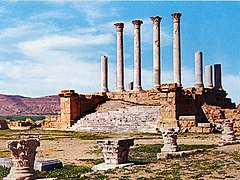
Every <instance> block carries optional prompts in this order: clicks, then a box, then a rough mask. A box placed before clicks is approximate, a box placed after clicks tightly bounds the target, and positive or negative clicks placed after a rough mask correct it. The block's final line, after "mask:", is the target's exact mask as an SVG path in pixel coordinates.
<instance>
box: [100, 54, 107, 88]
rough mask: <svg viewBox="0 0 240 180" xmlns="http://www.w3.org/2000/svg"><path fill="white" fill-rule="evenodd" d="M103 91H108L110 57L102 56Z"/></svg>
mask: <svg viewBox="0 0 240 180" xmlns="http://www.w3.org/2000/svg"><path fill="white" fill-rule="evenodd" d="M101 92H108V57H107V56H102V57H101Z"/></svg>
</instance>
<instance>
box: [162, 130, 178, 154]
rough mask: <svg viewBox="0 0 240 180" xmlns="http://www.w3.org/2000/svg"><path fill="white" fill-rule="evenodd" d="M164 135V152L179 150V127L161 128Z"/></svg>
mask: <svg viewBox="0 0 240 180" xmlns="http://www.w3.org/2000/svg"><path fill="white" fill-rule="evenodd" d="M160 131H161V132H162V136H163V142H164V146H163V148H162V149H161V152H163V153H169V152H177V151H179V147H178V146H177V134H178V128H176V129H174V128H171V127H165V128H161V130H160Z"/></svg>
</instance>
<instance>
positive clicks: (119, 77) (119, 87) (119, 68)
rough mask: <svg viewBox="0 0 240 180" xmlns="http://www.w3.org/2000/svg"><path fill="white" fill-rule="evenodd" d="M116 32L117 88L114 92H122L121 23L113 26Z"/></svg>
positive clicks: (122, 26)
mask: <svg viewBox="0 0 240 180" xmlns="http://www.w3.org/2000/svg"><path fill="white" fill-rule="evenodd" d="M114 25H115V27H116V30H117V82H116V84H117V87H116V91H118V92H122V91H124V73H123V71H124V69H123V28H124V24H123V23H122V22H120V23H115V24H114Z"/></svg>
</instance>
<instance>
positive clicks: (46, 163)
mask: <svg viewBox="0 0 240 180" xmlns="http://www.w3.org/2000/svg"><path fill="white" fill-rule="evenodd" d="M0 165H1V166H5V167H12V166H13V162H12V158H11V157H6V158H0ZM62 167H63V164H62V162H61V161H60V160H58V159H45V158H36V159H35V163H34V170H36V171H40V172H41V171H50V170H53V169H58V168H62Z"/></svg>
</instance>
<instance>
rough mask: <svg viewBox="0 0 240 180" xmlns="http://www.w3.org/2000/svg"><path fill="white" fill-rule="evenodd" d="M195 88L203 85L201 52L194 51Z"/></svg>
mask: <svg viewBox="0 0 240 180" xmlns="http://www.w3.org/2000/svg"><path fill="white" fill-rule="evenodd" d="M194 86H195V87H196V88H201V87H203V74H202V52H201V51H197V52H196V53H195V84H194Z"/></svg>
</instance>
